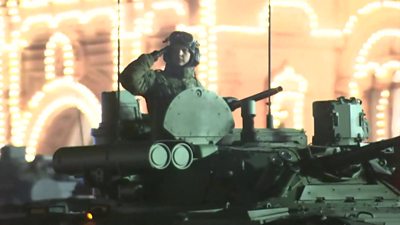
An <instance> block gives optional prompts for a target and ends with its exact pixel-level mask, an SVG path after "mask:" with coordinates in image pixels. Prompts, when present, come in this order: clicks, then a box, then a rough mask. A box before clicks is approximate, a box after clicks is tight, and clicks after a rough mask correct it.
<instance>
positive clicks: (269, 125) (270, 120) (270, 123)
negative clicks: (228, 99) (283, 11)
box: [267, 0, 274, 129]
mask: <svg viewBox="0 0 400 225" xmlns="http://www.w3.org/2000/svg"><path fill="white" fill-rule="evenodd" d="M271 76H272V75H271V0H269V1H268V90H270V89H271ZM271 105H272V102H271V96H270V97H268V102H267V106H268V114H267V128H271V129H272V128H274V124H273V123H274V119H273V117H272V113H271Z"/></svg>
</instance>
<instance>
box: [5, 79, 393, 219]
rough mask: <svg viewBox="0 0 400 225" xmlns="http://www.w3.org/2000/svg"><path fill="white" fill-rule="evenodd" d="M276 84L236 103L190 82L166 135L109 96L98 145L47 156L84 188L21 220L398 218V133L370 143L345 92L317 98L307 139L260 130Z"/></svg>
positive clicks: (32, 208)
mask: <svg viewBox="0 0 400 225" xmlns="http://www.w3.org/2000/svg"><path fill="white" fill-rule="evenodd" d="M280 91H282V88H281V87H277V88H274V89H270V90H266V91H263V92H260V93H257V94H255V95H252V96H249V97H247V98H245V99H242V100H237V99H235V98H223V97H221V96H218V95H217V94H215V93H213V92H211V91H208V90H204V89H200V88H193V89H188V90H186V91H184V92H182V93H180V94H179V95H178V96H177V97H176V98H175V99H174V100H173V101H172V102H171V104H170V106H169V108H168V109H167V112H166V115H165V120H164V128H165V129H166V130H167V131H168V132H169V133H170V134H171V135H172V136H173V138H172V139H168V140H153V139H152V138H151V129H150V126H149V124H150V123H149V118H148V116H147V115H144V114H142V113H140V107H139V104H138V102H137V100H136V99H135V98H134V96H130V94H128V93H120V94H118V93H115V92H108V93H104V94H103V116H102V119H103V121H102V122H101V124H100V126H99V128H97V129H93V130H92V134H93V137H94V140H95V144H94V145H91V146H75V147H63V148H60V149H58V150H57V151H56V153H55V154H54V156H53V167H54V169H55V171H56V172H58V173H62V174H66V175H74V176H78V177H82V178H84V180H85V184H86V186H87V187H90V190H91V192H90V193H91V194H90V195H89V196H86V198H82V197H80V198H78V197H75V198H69V199H59V200H52V201H44V202H35V203H32V204H30V205H28V206H26V207H25V209H29V210H27V212H28V213H26V214H24V215H25V216H24V217H23V218H20V219H19V222H20V223H16V224H22V223H23V222H22V221H28V220H29V221H30V224H32V222H33V221H40V223H41V224H46V223H50V222H51V224H127V225H128V224H132V225H142V224H160V225H169V224H178V225H181V224H182V225H185V224H187V225H197V224H201V225H214V224H215V225H224V224H239V225H247V224H268V225H286V224H287V225H289V224H300V225H302V224H304V225H306V224H307V225H371V224H375V225H378V224H379V225H383V224H384V225H398V224H400V205H399V203H400V201H399V200H400V198H399V195H400V192H399V191H398V189H397V188H396V183H395V182H394V181H395V177H396V172H397V171H396V167H397V164H398V162H399V160H398V159H399V156H400V155H399V150H398V149H399V145H400V137H395V138H391V139H387V140H382V141H379V142H370V143H369V142H366V138H367V137H368V123H367V121H366V119H365V114H364V112H363V110H362V107H361V101H359V100H357V99H354V98H351V99H346V98H344V97H341V98H338V99H337V100H330V101H319V102H314V104H313V115H314V129H315V131H316V133H315V134H314V137H313V142H312V143H311V144H308V143H307V136H306V134H305V131H304V130H297V129H291V128H277V129H267V128H255V127H254V117H255V116H256V115H255V102H256V101H258V100H261V99H264V98H267V97H270V96H272V95H274V94H277V93H279V92H280ZM118 100H119V101H120V102H121V103H118ZM105 106H107V107H105ZM239 108H240V110H241V115H242V121H243V124H242V127H243V128H241V129H237V128H235V126H234V120H233V117H232V111H234V110H236V109H239ZM10 224H11V223H10Z"/></svg>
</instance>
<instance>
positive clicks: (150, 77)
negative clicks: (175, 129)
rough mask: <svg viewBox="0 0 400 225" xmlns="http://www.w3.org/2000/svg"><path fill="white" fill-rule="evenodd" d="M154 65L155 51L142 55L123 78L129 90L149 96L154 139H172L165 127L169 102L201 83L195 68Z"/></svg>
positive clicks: (125, 70)
mask: <svg viewBox="0 0 400 225" xmlns="http://www.w3.org/2000/svg"><path fill="white" fill-rule="evenodd" d="M153 64H154V57H153V56H152V55H151V54H142V55H141V56H140V57H139V58H138V59H136V60H135V61H133V62H131V63H130V64H129V65H128V66H127V67H126V68H125V69H124V71H123V72H122V73H121V77H120V80H121V84H122V86H123V87H124V88H125V89H126V90H128V91H129V92H131V93H132V94H134V95H141V96H143V97H144V98H145V99H146V103H147V108H148V111H149V114H150V117H151V127H152V133H153V138H154V139H164V138H171V137H170V135H169V134H168V132H167V131H165V129H164V127H163V122H164V116H165V112H166V110H167V108H168V106H169V104H170V103H171V101H172V100H173V99H174V98H175V96H177V95H178V94H179V93H181V92H182V91H184V90H185V89H188V88H192V87H201V84H200V82H199V81H198V80H197V79H196V78H195V76H194V67H179V68H172V67H171V66H169V65H168V64H167V65H166V68H165V70H152V69H151V67H152V65H153Z"/></svg>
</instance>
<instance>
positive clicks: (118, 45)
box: [116, 0, 121, 129]
mask: <svg viewBox="0 0 400 225" xmlns="http://www.w3.org/2000/svg"><path fill="white" fill-rule="evenodd" d="M117 17H118V18H117V23H118V24H117V109H116V113H117V115H116V116H117V118H116V119H117V129H118V128H119V119H120V118H119V117H120V115H119V114H120V107H121V88H120V82H119V76H120V74H121V71H120V67H121V0H118V1H117Z"/></svg>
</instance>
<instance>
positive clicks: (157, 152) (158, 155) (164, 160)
mask: <svg viewBox="0 0 400 225" xmlns="http://www.w3.org/2000/svg"><path fill="white" fill-rule="evenodd" d="M149 161H150V165H151V167H153V168H156V169H165V168H167V166H168V165H169V164H170V163H171V151H170V149H169V147H168V146H167V145H166V144H164V143H155V144H153V145H152V146H151V147H150V151H149Z"/></svg>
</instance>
